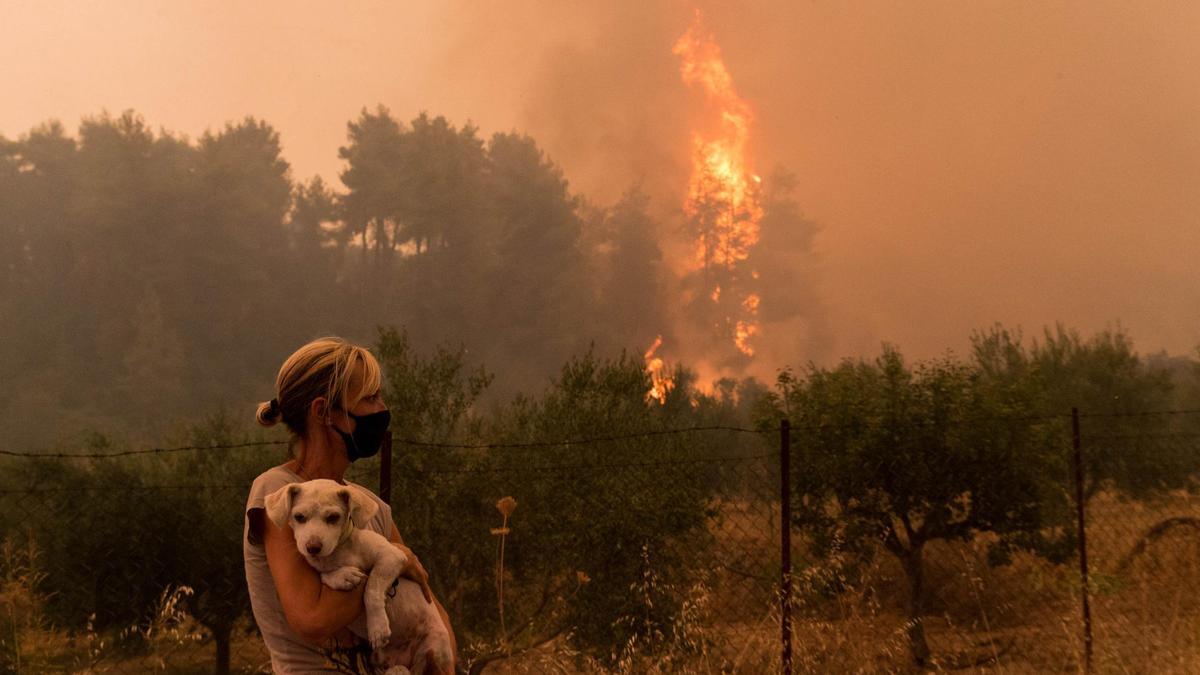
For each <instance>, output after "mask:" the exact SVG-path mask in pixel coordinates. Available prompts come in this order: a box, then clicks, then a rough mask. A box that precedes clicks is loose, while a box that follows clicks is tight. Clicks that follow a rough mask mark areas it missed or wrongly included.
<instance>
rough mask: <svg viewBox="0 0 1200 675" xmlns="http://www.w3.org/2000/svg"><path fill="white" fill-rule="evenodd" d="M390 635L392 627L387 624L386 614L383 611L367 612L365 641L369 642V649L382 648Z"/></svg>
mask: <svg viewBox="0 0 1200 675" xmlns="http://www.w3.org/2000/svg"><path fill="white" fill-rule="evenodd" d="M391 637H392V627H391V626H389V625H388V619H387V614H384V613H383V612H380V613H378V614H376V613H374V612H371V613H369V614H368V615H367V641H368V642H370V643H371V649H374V650H379V649H383V647H384V646H385V645H386V644H387V643H388V639H389V638H391Z"/></svg>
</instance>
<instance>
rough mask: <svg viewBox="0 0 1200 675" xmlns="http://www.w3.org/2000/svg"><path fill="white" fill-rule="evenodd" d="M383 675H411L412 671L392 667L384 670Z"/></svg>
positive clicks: (400, 667) (401, 667)
mask: <svg viewBox="0 0 1200 675" xmlns="http://www.w3.org/2000/svg"><path fill="white" fill-rule="evenodd" d="M383 675H412V671H411V670H409V669H408V668H405V667H404V666H392V667H391V668H388V669H387V670H385V671H384V672H383Z"/></svg>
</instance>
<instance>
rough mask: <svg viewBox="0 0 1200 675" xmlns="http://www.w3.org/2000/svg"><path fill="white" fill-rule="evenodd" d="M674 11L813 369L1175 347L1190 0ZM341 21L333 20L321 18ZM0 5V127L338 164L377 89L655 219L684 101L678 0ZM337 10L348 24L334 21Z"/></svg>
mask: <svg viewBox="0 0 1200 675" xmlns="http://www.w3.org/2000/svg"><path fill="white" fill-rule="evenodd" d="M732 4H733V3H701V5H703V6H705V7H706V11H707V13H708V23H709V25H710V27H711V28H712V29H713V30H714V32H715V33H716V36H717V39H718V41H719V42H720V43H721V45H722V49H723V51H724V54H725V57H726V61H727V63H728V65H729V69H730V71H731V72H732V74H733V77H734V79H735V82H736V86H737V88H738V91H739V93H740V94H741V96H742V97H743V98H745V99H746V100H747V101H749V102H750V104H751V105H752V107H753V108H754V110H755V112H756V114H757V121H756V127H755V131H754V132H753V133H754V141H753V143H754V159H755V163H756V165H757V166H758V167H759V170H760V172H762V173H764V174H765V173H769V171H770V168H771V167H772V166H774V165H776V164H782V165H784V166H786V167H787V168H788V169H789V170H791V171H792V172H794V173H795V174H796V175H797V177H798V179H799V187H798V197H799V199H800V201H801V203H802V205H803V207H804V210H805V212H806V213H807V214H808V216H809V217H811V218H812V219H814V220H816V221H817V222H818V223H819V224H820V226H821V228H822V229H821V233H820V235H819V236H818V239H817V247H818V250H819V253H820V256H821V268H820V270H819V275H818V276H819V278H820V279H821V280H822V281H821V285H822V288H821V289H820V296H821V297H823V298H824V302H825V304H826V306H827V311H828V316H829V324H830V331H831V335H832V344H830V345H826V346H823V347H821V348H820V349H817V348H816V347H814V348H813V349H812V350H811V353H802V354H797V355H796V361H797V362H798V361H802V360H804V359H807V358H817V359H820V360H828V359H829V358H832V357H836V356H843V355H854V354H860V353H871V352H874V351H875V350H876V349H877V347H878V344H879V342H880V341H883V340H888V341H891V342H894V343H896V344H898V345H900V346H901V347H902V348H903V349H904V350H905V351H906V353H910V354H912V355H914V356H932V355H935V354H937V353H940V352H941V351H942V350H943V349H945V348H947V347H951V348H955V349H961V348H962V347H963V346H964V345H965V341H966V338H967V336H968V335H969V333H970V332H971V330H973V329H975V328H980V327H984V326H987V325H988V324H990V323H992V322H994V321H1001V322H1004V323H1006V324H1009V325H1012V326H1018V325H1019V326H1022V327H1024V329H1025V331H1026V333H1031V332H1037V331H1039V330H1040V327H1041V326H1043V325H1045V324H1048V323H1053V322H1055V321H1063V322H1066V323H1067V324H1068V325H1071V326H1075V327H1078V328H1081V329H1083V330H1085V331H1091V330H1097V329H1102V328H1104V327H1106V326H1109V325H1113V324H1114V323H1116V322H1118V321H1119V322H1121V323H1122V324H1123V325H1124V326H1125V327H1126V328H1127V329H1128V330H1129V331H1130V333H1131V334H1132V335H1133V336H1134V339H1135V341H1136V343H1137V345H1138V346H1139V348H1140V349H1141V350H1142V351H1143V352H1149V351H1156V350H1159V349H1167V350H1168V351H1171V352H1173V353H1183V352H1188V351H1191V350H1192V349H1194V348H1195V346H1196V345H1197V344H1200V272H1197V271H1196V269H1197V265H1196V264H1195V262H1194V259H1195V258H1196V256H1197V252H1200V190H1198V189H1197V188H1198V187H1200V39H1197V36H1200V3H1196V2H1190V1H1189V2H1139V3H1130V2H1049V1H1046V0H1039V1H1032V2H1016V1H1015V0H1003V1H994V2H984V1H980V2H969V3H968V2H961V1H945V2H900V1H897V2H882V1H879V2H862V3H838V2H769V3H755V4H744V3H738V5H744V6H739V7H737V8H736V9H733V8H731V6H732ZM343 5H344V6H343ZM644 5H649V3H643V2H633V1H629V0H621V1H619V2H602V3H601V2H598V3H592V4H591V6H584V5H583V4H581V3H561V2H550V1H546V2H542V3H532V2H529V3H517V2H506V3H478V2H462V1H455V2H403V3H396V2H388V3H384V2H358V3H319V2H281V1H275V0H272V1H258V2H249V3H247V2H215V1H213V2H199V1H194V2H193V1H187V2H185V1H183V0H173V1H172V2H149V1H147V2H126V1H117V0H109V1H105V2H82V1H73V2H49V1H46V0H38V1H36V2H34V1H26V0H15V1H14V0H3V2H0V91H3V92H4V102H3V104H2V105H0V134H3V135H5V136H9V137H15V136H18V135H20V134H21V133H23V132H24V131H26V130H27V129H28V128H29V127H31V126H32V125H34V124H36V123H38V122H41V121H44V120H46V119H49V118H58V119H61V120H63V121H64V122H65V123H66V124H67V125H68V127H74V126H75V125H76V124H77V123H78V121H79V119H80V118H81V117H82V116H84V115H87V114H93V113H96V112H98V111H100V110H101V109H105V108H107V109H108V110H111V111H114V112H116V111H120V110H123V109H126V108H133V109H135V110H137V111H138V112H140V113H142V114H143V115H144V116H145V117H146V119H147V120H148V121H149V122H150V123H151V124H153V125H155V126H159V125H161V126H163V127H166V128H167V129H170V130H174V131H178V132H182V133H185V134H188V135H191V136H195V135H198V134H199V133H202V132H203V131H204V130H205V129H206V128H212V127H217V126H219V125H220V124H222V123H223V122H224V121H226V120H231V119H236V118H240V117H242V116H244V115H255V116H259V117H262V118H264V119H266V120H268V121H269V122H270V123H272V124H273V125H274V126H275V127H276V128H277V129H279V131H280V132H281V134H282V137H283V142H284V148H285V154H286V156H287V158H288V159H289V160H290V161H291V162H292V164H293V168H294V171H295V175H296V176H297V177H301V178H303V177H306V176H309V175H312V174H314V173H321V174H324V175H325V176H326V177H328V178H335V176H336V172H337V169H338V166H339V162H338V160H337V147H338V145H340V144H341V143H342V142H343V141H344V138H345V124H346V122H347V121H348V120H349V119H351V118H352V117H354V116H355V115H356V114H357V112H358V110H359V109H361V108H362V107H363V106H374V105H375V104H377V103H383V104H385V105H387V106H388V107H390V108H391V109H392V111H393V112H394V113H395V114H396V115H397V116H399V117H401V118H404V119H408V118H411V117H412V116H414V115H415V114H416V113H418V112H419V111H421V110H427V111H429V112H431V113H434V114H444V115H446V116H447V117H449V118H451V119H452V120H453V121H455V122H463V121H466V120H467V119H471V120H473V121H475V122H476V123H477V124H478V125H480V126H481V127H482V129H483V131H484V132H485V133H490V132H493V131H500V130H509V129H519V130H523V131H527V132H528V133H530V134H531V135H533V136H534V137H535V138H537V139H538V140H539V142H541V143H542V145H543V146H544V147H545V148H546V149H547V151H548V152H549V154H550V155H551V156H552V157H553V158H554V159H556V160H557V161H558V162H559V163H560V164H561V165H563V167H564V169H565V170H566V173H567V176H568V177H569V178H570V179H571V180H572V182H573V185H574V187H575V188H576V189H577V190H580V191H582V192H584V193H586V194H588V195H590V196H593V197H595V198H597V199H599V200H601V201H603V200H608V199H611V198H612V197H613V196H614V195H617V194H619V193H620V191H621V190H623V189H624V188H625V187H627V186H628V185H629V184H631V183H632V182H633V181H635V180H638V179H641V180H643V181H644V182H645V184H646V185H647V186H648V187H649V189H650V190H651V192H653V193H654V194H656V195H657V196H658V197H659V198H660V201H661V202H663V203H666V204H668V205H673V203H672V202H673V200H676V199H678V197H679V195H680V194H681V193H682V190H683V189H684V187H685V183H686V170H685V168H684V166H683V163H684V162H685V161H686V159H687V152H688V150H689V148H690V145H689V142H690V141H689V138H690V135H689V125H690V124H692V122H693V119H692V117H691V115H692V111H693V109H694V106H692V105H691V103H690V102H691V101H693V99H690V98H689V97H690V96H692V94H691V93H689V91H688V90H687V88H686V87H685V86H684V85H683V84H682V83H680V82H679V79H678V71H677V63H676V61H675V59H674V57H673V55H672V54H671V45H672V43H673V42H674V40H675V38H677V37H678V35H679V34H681V33H682V32H683V30H684V29H686V27H687V24H688V21H689V19H690V16H691V11H692V7H693V6H694V3H688V2H675V1H668V2H660V3H656V4H653V5H649V8H647V6H644ZM347 7H348V8H349V9H347Z"/></svg>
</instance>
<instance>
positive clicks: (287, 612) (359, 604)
mask: <svg viewBox="0 0 1200 675" xmlns="http://www.w3.org/2000/svg"><path fill="white" fill-rule="evenodd" d="M262 520H263V545H264V547H265V548H266V553H267V565H268V566H269V567H270V569H271V578H272V580H274V582H275V593H276V594H277V595H278V596H279V604H280V605H281V606H282V607H283V615H284V618H286V619H287V622H288V625H289V626H291V627H292V630H294V631H296V634H297V635H299V636H300V637H301V638H302V639H304V640H306V641H308V642H310V643H312V644H314V645H323V644H324V643H325V642H327V641H328V640H329V638H331V637H333V636H334V635H337V634H338V633H339V632H341V630H342V629H343V628H345V627H346V625H347V624H349V623H350V622H351V621H353V620H354V619H355V618H357V617H358V615H359V614H360V613H362V611H363V591H364V590H365V589H366V584H359V585H358V587H357V588H355V589H353V590H349V591H337V590H334V589H332V588H330V587H328V586H326V585H325V584H323V583H321V575H320V574H319V573H318V572H317V571H316V570H315V569H313V568H312V567H311V566H310V565H309V564H308V561H306V560H305V559H304V556H302V555H300V551H299V550H297V549H296V538H295V535H294V534H293V533H292V528H290V527H283V528H281V527H278V526H277V525H275V523H273V522H271V519H270V518H263V519H262Z"/></svg>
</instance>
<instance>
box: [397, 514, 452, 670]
mask: <svg viewBox="0 0 1200 675" xmlns="http://www.w3.org/2000/svg"><path fill="white" fill-rule="evenodd" d="M388 539H389V540H390V541H391V542H392V543H393V544H395V545H396V546H397V547H399V548H400V549H402V550H403V551H404V554H405V555H407V556H408V559H409V564H408V565H406V566H405V571H404V574H403V576H405V577H408V578H410V579H412V580H413V581H416V582H417V583H418V584H421V588H422V590H424V592H425V597H426V598H427V599H429V600H430V601H432V602H433V604H434V606H436V607H437V611H438V614H440V615H442V623H444V624H446V632H447V633H449V634H450V648H451V649H452V650H454V659H455V661H457V660H458V638H456V637H454V627H453V626H451V625H450V615H449V614H447V613H446V608H445V607H442V603H440V602H438V600H437V598H435V597H433V591H432V590H430V588H429V574H428V573H427V572H426V571H425V568H424V567H423V566H422V565H421V562H420V561H419V560H417V556H416V554H414V553H413V552H412V549H410V548H409V547H407V546H405V545H404V540H403V539H401V538H400V530H399V529H398V528H397V527H396V524H395V523H392V535H391V536H390V537H388ZM414 563H415V564H414ZM410 570H411V573H410Z"/></svg>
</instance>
